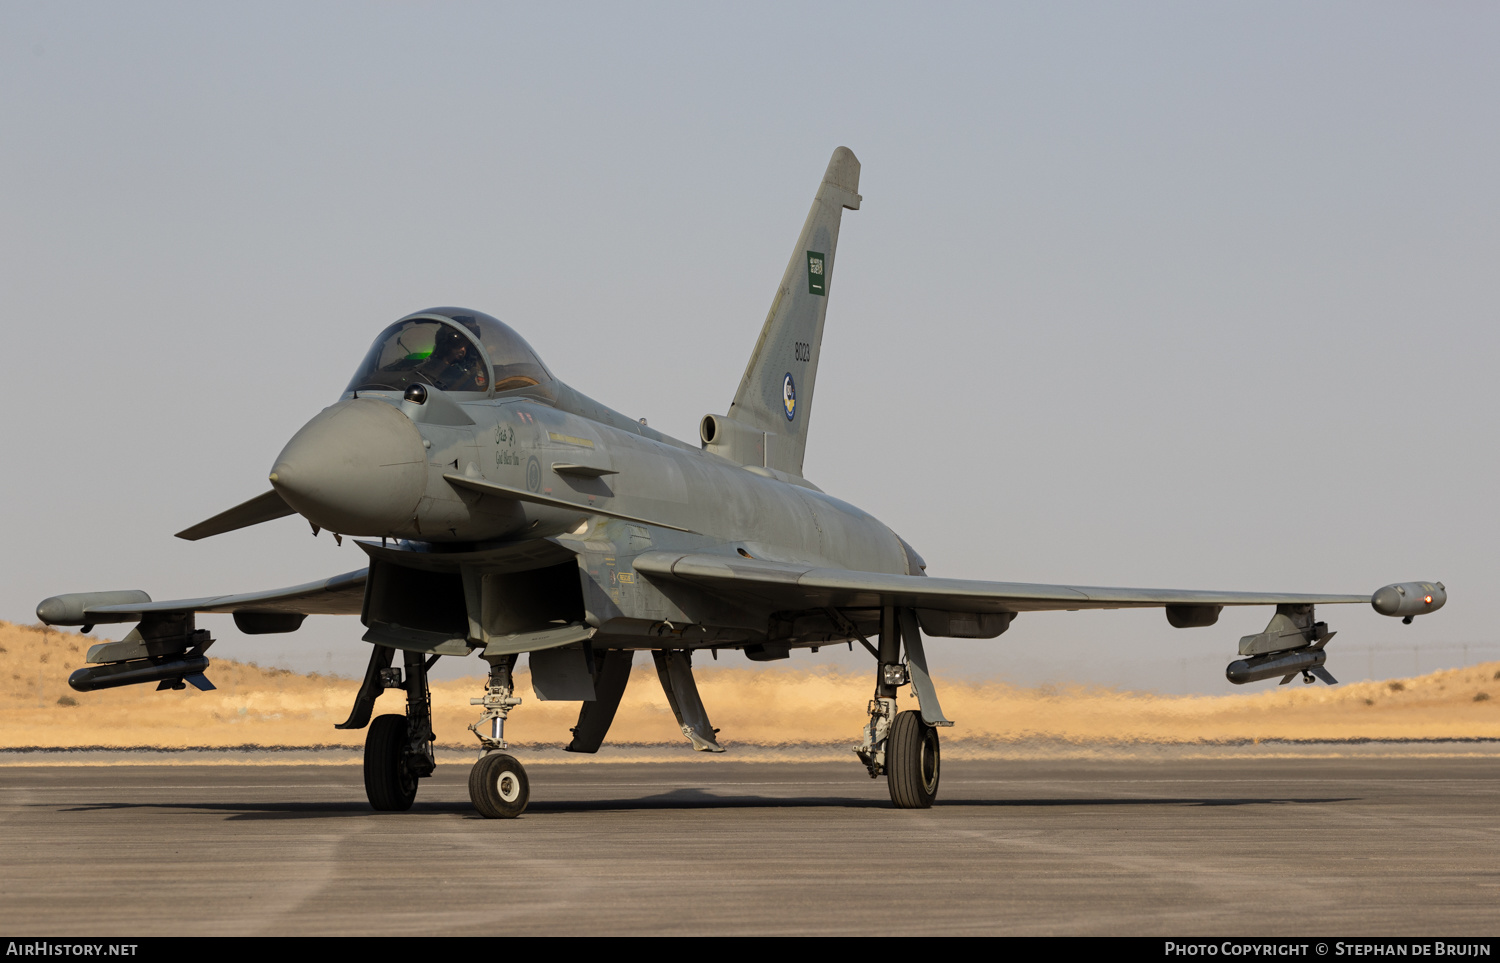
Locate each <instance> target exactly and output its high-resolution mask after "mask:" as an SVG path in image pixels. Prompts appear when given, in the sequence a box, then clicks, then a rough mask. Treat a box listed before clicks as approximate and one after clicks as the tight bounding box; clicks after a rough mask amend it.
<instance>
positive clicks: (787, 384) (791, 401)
mask: <svg viewBox="0 0 1500 963" xmlns="http://www.w3.org/2000/svg"><path fill="white" fill-rule="evenodd" d="M781 407H782V408H784V409H786V420H787V421H791V420H792V416H793V415H795V414H796V413H797V386H796V384H794V383H793V382H792V373H791V372H790V371H788V372H787V373H786V377H785V378H783V379H782V381H781Z"/></svg>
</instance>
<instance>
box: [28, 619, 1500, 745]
mask: <svg viewBox="0 0 1500 963" xmlns="http://www.w3.org/2000/svg"><path fill="white" fill-rule="evenodd" d="M96 641H98V639H96V638H93V637H89V636H82V635H78V634H76V633H70V632H59V631H57V630H55V629H45V628H42V627H40V626H22V625H14V624H11V623H7V622H0V749H19V748H74V747H117V748H129V747H159V748H181V747H205V748H229V747H252V746H278V747H312V746H350V747H356V746H360V745H362V743H363V739H364V732H362V731H344V730H339V729H335V728H334V724H335V723H337V722H341V721H343V719H344V718H345V717H346V716H347V715H348V711H349V706H350V703H351V701H352V699H353V697H354V693H355V690H356V688H357V686H358V680H355V679H346V678H337V677H329V676H319V675H317V674H311V675H298V674H294V673H292V672H288V671H285V670H280V669H267V668H261V667H259V666H257V665H255V664H253V663H240V662H232V661H227V660H217V659H216V660H214V664H213V666H212V667H211V668H210V670H209V677H210V679H212V680H213V682H214V683H215V684H216V685H217V686H218V688H217V689H216V690H215V691H212V692H198V691H196V690H193V689H191V688H190V689H186V690H184V691H181V692H157V691H156V690H155V687H154V686H150V685H145V686H133V687H126V688H121V689H114V690H108V691H103V692H94V693H75V692H73V691H72V690H71V689H69V688H68V687H67V677H68V674H69V673H70V672H72V671H73V670H74V669H76V668H78V667H79V666H81V665H82V664H83V660H84V655H85V653H86V652H87V650H88V646H89V645H91V644H93V643H94V642H96ZM726 661H728V660H726ZM736 661H738V660H736ZM479 665H480V663H477V662H476V667H478V666H479ZM698 679H699V687H700V691H701V692H702V694H703V699H704V703H705V705H706V706H707V707H708V710H709V715H710V717H711V718H712V719H713V721H714V724H715V725H716V726H718V727H719V728H720V730H721V734H720V739H721V741H722V742H723V743H724V744H725V745H726V746H728V747H733V746H736V745H739V746H747V747H748V746H762V747H766V746H795V745H800V746H809V745H829V746H833V745H847V744H850V743H852V742H853V741H855V739H856V737H857V735H858V732H859V730H860V727H861V726H862V725H863V724H864V722H865V718H864V712H863V710H864V706H865V702H866V700H867V699H868V698H869V689H870V680H869V678H868V676H866V675H865V674H864V673H860V674H858V675H856V674H854V673H849V672H838V671H823V670H814V671H802V672H799V671H796V670H785V669H762V668H749V667H747V668H729V667H720V666H717V665H715V664H714V663H713V662H712V661H707V660H705V661H704V663H703V664H701V665H700V666H699V667H698ZM937 681H938V685H939V690H938V691H939V693H940V695H941V697H942V700H943V708H944V710H945V711H946V713H947V715H948V716H949V717H950V718H953V719H955V720H957V722H958V725H957V727H955V728H954V729H950V730H947V732H946V733H945V739H944V746H945V751H949V750H950V749H951V750H954V751H962V749H963V747H965V746H968V747H970V748H971V749H975V748H979V747H984V746H991V747H997V746H1018V745H1021V744H1028V745H1032V746H1036V745H1050V746H1054V747H1066V746H1070V745H1080V746H1081V745H1087V744H1099V743H1109V744H1114V745H1119V744H1122V743H1131V742H1140V743H1167V744H1178V745H1182V744H1189V745H1190V744H1193V743H1201V744H1204V745H1213V744H1216V743H1226V742H1242V741H1246V740H1250V741H1254V740H1271V741H1284V740H1298V741H1322V740H1327V741H1344V740H1375V741H1385V740H1398V741H1400V740H1439V739H1460V740H1462V739H1500V662H1490V663H1484V664H1479V665H1472V666H1468V667H1466V668H1462V669H1453V670H1446V671H1441V672H1434V673H1431V674H1429V675H1424V676H1420V677H1417V678H1412V679H1404V680H1387V681H1381V682H1349V683H1346V684H1343V685H1339V686H1336V687H1329V686H1324V685H1321V684H1320V685H1315V686H1304V685H1302V684H1300V683H1295V682H1294V683H1293V684H1291V685H1287V686H1275V685H1270V686H1269V687H1268V686H1267V684H1265V683H1262V684H1260V685H1257V686H1255V687H1254V689H1253V691H1248V692H1246V693H1244V694H1233V695H1226V696H1163V695H1156V694H1150V693H1140V692H1126V691H1117V690H1111V689H1099V688H1061V687H1041V688H1020V687H1016V686H1012V685H1008V684H1006V683H1004V682H980V683H975V682H968V681H960V680H943V679H941V678H939V679H938V680H937ZM481 685H482V683H481V681H480V679H479V678H475V679H472V680H453V681H444V682H439V683H435V684H434V685H433V687H432V688H433V702H434V705H435V719H434V728H435V730H436V731H437V734H438V742H439V744H440V745H446V746H452V747H468V746H471V745H473V744H474V738H473V736H472V735H471V734H470V733H469V732H468V731H467V727H468V725H469V723H471V722H473V721H474V719H475V718H477V714H478V709H477V708H475V707H472V706H470V705H469V698H470V697H471V696H476V695H479V694H480V689H481ZM518 694H519V695H521V696H522V697H523V698H524V699H525V704H524V705H522V706H521V707H520V709H518V710H517V711H516V712H515V713H514V715H513V716H512V719H511V721H510V723H509V725H508V727H507V730H506V736H507V739H508V740H509V741H510V742H512V743H513V744H519V745H529V746H533V747H544V746H551V747H557V746H561V745H562V744H565V743H566V742H567V740H568V738H569V734H568V729H569V727H570V726H571V725H573V723H574V721H575V718H576V712H577V705H576V704H575V703H558V702H550V703H549V702H540V701H538V700H537V699H535V698H534V696H533V694H532V692H531V686H530V684H529V681H528V680H527V678H526V675H525V673H524V672H521V673H518ZM402 698H403V696H402V694H401V693H400V692H387V693H386V694H385V695H384V696H382V698H381V701H380V704H379V706H378V708H377V712H380V711H385V712H400V711H402ZM904 702H913V703H914V700H911V699H910V698H907V699H905V700H904ZM913 707H914V705H913ZM609 741H610V743H615V744H633V745H653V744H683V745H685V742H684V740H683V739H682V737H681V735H680V733H679V732H678V731H677V728H676V725H675V724H674V722H673V719H672V714H671V710H670V709H669V707H668V705H667V702H666V699H665V697H664V696H663V695H662V691H661V687H660V685H659V684H658V683H657V680H656V679H655V672H654V669H653V668H652V667H651V662H650V659H649V658H645V657H644V655H642V656H638V658H637V667H636V670H635V674H634V675H633V676H632V679H631V683H630V687H629V689H628V690H627V691H626V694H625V699H624V702H623V703H622V705H621V707H620V712H619V715H618V716H617V717H616V720H615V724H614V727H613V729H612V730H611V733H610V739H609Z"/></svg>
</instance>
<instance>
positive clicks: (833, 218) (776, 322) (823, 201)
mask: <svg viewBox="0 0 1500 963" xmlns="http://www.w3.org/2000/svg"><path fill="white" fill-rule="evenodd" d="M859 202H860V196H859V160H858V158H856V157H855V156H854V152H853V151H851V150H849V148H847V147H840V148H839V149H838V150H836V151H834V152H833V159H832V160H830V161H829V162H828V172H827V173H826V174H824V175H823V183H822V184H820V185H819V186H818V196H817V197H816V198H814V200H813V203H812V210H810V211H808V212H807V222H806V223H805V224H803V225H802V234H801V236H799V237H798V238H797V246H796V247H795V248H794V249H793V250H792V259H791V260H790V261H789V262H787V266H786V273H785V274H783V275H782V276H781V286H780V287H779V288H777V290H776V298H775V300H774V301H772V302H771V311H770V313H769V314H767V315H766V323H765V325H764V327H762V328H761V329H760V340H758V341H757V342H756V343H755V352H754V353H753V354H751V356H750V364H749V365H747V366H746V368H745V377H744V378H743V379H741V381H740V389H739V391H737V392H736V393H735V396H734V403H733V404H732V405H730V407H729V417H730V418H732V419H733V420H735V421H737V422H740V423H741V424H743V425H747V426H749V427H751V428H753V429H756V430H757V431H763V432H765V433H766V446H765V464H766V467H768V468H775V469H777V470H779V471H784V472H789V473H791V474H793V475H801V474H802V455H803V452H804V451H805V450H806V448H807V424H808V417H809V416H810V415H811V414H812V401H813V388H814V386H815V384H816V382H817V377H818V353H819V352H820V351H821V350H822V346H823V319H824V317H825V316H826V315H827V313H828V289H829V285H830V283H831V281H832V278H833V257H834V251H835V249H836V248H837V247H838V243H839V222H840V220H841V219H842V218H843V214H844V209H845V208H848V209H849V210H851V211H857V210H859Z"/></svg>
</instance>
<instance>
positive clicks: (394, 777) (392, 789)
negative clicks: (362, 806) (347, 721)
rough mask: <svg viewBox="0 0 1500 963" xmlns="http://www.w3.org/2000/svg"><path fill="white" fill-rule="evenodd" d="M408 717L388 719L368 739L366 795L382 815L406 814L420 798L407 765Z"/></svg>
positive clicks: (375, 725)
mask: <svg viewBox="0 0 1500 963" xmlns="http://www.w3.org/2000/svg"><path fill="white" fill-rule="evenodd" d="M407 751H408V747H407V739H406V716H398V715H384V716H380V717H379V718H377V719H376V720H375V721H374V722H373V723H371V724H370V734H369V735H367V736H366V737H365V795H366V796H367V797H368V798H369V800H370V805H371V806H373V807H374V808H375V809H376V810H377V811H379V812H389V813H395V812H405V811H406V810H408V809H410V808H411V804H412V803H413V802H414V801H415V800H416V798H417V777H416V776H415V775H413V774H412V771H411V770H410V769H409V768H407V765H406V753H407Z"/></svg>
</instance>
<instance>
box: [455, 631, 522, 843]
mask: <svg viewBox="0 0 1500 963" xmlns="http://www.w3.org/2000/svg"><path fill="white" fill-rule="evenodd" d="M515 664H516V656H514V655H507V656H497V657H495V658H494V659H493V660H491V662H490V681H489V686H488V687H487V688H486V689H485V692H484V697H483V698H480V699H470V700H469V704H470V705H481V706H484V712H482V713H481V714H480V716H479V721H478V722H476V723H474V724H473V725H472V726H470V727H469V729H470V731H472V732H473V733H474V735H476V736H478V737H479V744H480V747H481V748H480V752H481V754H480V757H479V761H478V762H476V763H474V768H473V769H471V770H469V801H470V802H472V803H473V804H474V808H475V809H476V810H478V811H479V815H481V816H483V817H484V818H485V819H514V818H516V817H517V816H519V815H521V813H523V812H525V811H526V804H527V803H528V802H529V801H530V800H531V784H530V782H529V781H528V780H527V779H526V769H525V767H523V766H522V765H521V763H520V761H518V760H517V759H516V757H515V756H512V755H510V754H509V753H506V752H503V751H502V750H504V749H508V748H510V747H509V746H507V745H506V744H505V720H506V717H508V716H509V715H510V710H511V709H514V708H515V707H516V706H518V705H520V704H521V700H520V699H519V698H517V697H516V694H515V686H514V685H513V684H512V681H511V669H513V668H514V667H515ZM486 722H488V723H489V724H490V731H489V735H485V733H484V732H483V728H484V724H485V723H486Z"/></svg>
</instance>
